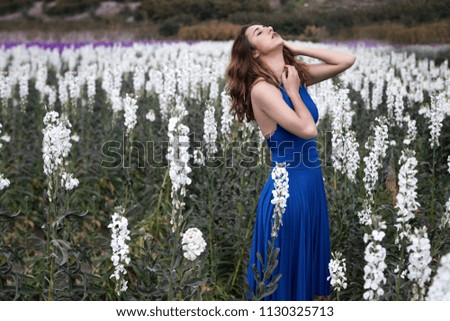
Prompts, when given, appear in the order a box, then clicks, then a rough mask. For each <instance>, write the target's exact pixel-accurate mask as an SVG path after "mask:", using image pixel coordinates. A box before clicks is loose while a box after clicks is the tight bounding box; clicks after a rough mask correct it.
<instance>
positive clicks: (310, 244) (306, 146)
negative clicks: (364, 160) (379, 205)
mask: <svg viewBox="0 0 450 321" xmlns="http://www.w3.org/2000/svg"><path fill="white" fill-rule="evenodd" d="M281 86H282V87H283V89H284V86H283V84H281ZM280 90H281V89H280ZM281 92H282V94H283V99H284V100H285V101H286V103H287V104H288V106H289V107H290V108H291V109H293V110H295V109H294V106H293V104H292V102H291V100H290V98H289V96H288V95H287V94H286V92H285V91H284V90H281ZM299 93H300V96H301V98H302V100H303V102H304V103H305V105H306V106H307V108H308V109H309V111H310V113H311V115H312V117H313V119H314V121H315V122H316V123H317V120H318V118H319V112H318V109H317V107H316V105H315V103H314V101H313V100H312V99H311V97H310V96H309V94H308V92H307V90H306V88H305V87H304V84H302V86H301V87H300V89H299ZM266 142H267V145H268V146H269V148H270V151H271V161H272V162H271V168H270V170H269V172H268V178H267V181H266V183H265V185H264V187H263V189H262V191H261V194H260V197H259V201H258V206H257V213H256V221H255V226H254V231H253V239H252V246H251V250H250V259H249V264H248V268H247V281H248V283H249V285H250V288H251V289H252V291H253V293H255V291H256V287H257V284H256V281H255V279H254V273H253V270H252V264H256V267H257V270H258V272H259V274H260V276H261V278H262V274H263V271H262V269H261V264H260V262H259V260H258V259H257V256H256V253H257V252H259V253H260V254H261V256H262V257H263V259H264V263H266V262H267V249H268V244H267V240H270V239H271V231H272V224H273V218H272V215H273V212H274V207H275V205H273V204H272V203H271V199H272V190H273V189H274V181H273V179H272V177H271V172H272V168H273V167H274V166H275V162H286V163H287V165H286V170H287V172H288V177H289V197H288V198H287V203H286V211H285V212H284V214H283V216H282V225H281V226H280V230H279V231H278V237H277V238H276V241H275V248H276V247H279V248H280V252H279V254H278V257H277V259H278V266H277V267H276V269H275V271H274V273H273V274H272V276H273V277H275V276H276V275H277V274H278V273H281V274H282V276H281V278H280V279H279V280H278V282H277V284H278V288H277V289H276V290H275V292H273V293H272V294H271V295H269V296H266V297H264V298H263V300H265V301H268V300H271V301H280V300H281V301H304V300H309V301H311V300H313V299H314V295H330V282H329V281H327V277H328V276H329V270H328V263H329V261H330V229H329V222H328V206H327V200H326V194H325V186H324V182H323V175H322V167H321V165H322V163H321V161H320V159H319V153H318V150H317V146H316V138H312V139H303V138H300V137H298V136H296V135H294V134H291V133H290V132H288V131H287V130H285V129H284V128H283V127H281V126H280V125H278V124H277V127H276V129H275V132H274V133H273V134H272V135H271V136H270V137H269V138H267V139H266ZM265 265H266V264H265ZM271 279H272V277H270V278H269V280H271ZM267 283H268V282H266V284H267ZM246 298H247V299H248V300H250V299H251V297H250V293H248V292H247V293H246Z"/></svg>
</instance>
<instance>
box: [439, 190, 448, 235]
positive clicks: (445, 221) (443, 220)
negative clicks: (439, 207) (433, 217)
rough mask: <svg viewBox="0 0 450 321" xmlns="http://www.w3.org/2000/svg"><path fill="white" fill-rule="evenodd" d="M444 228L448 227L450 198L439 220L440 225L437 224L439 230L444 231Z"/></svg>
mask: <svg viewBox="0 0 450 321" xmlns="http://www.w3.org/2000/svg"><path fill="white" fill-rule="evenodd" d="M446 226H448V227H450V197H449V198H448V200H447V203H445V212H444V214H443V215H442V218H441V224H439V228H440V229H444V228H445V227H446Z"/></svg>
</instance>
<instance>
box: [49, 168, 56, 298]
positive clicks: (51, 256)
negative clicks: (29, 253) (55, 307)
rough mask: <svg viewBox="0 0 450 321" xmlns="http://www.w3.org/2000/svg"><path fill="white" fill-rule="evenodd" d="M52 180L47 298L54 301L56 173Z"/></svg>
mask: <svg viewBox="0 0 450 321" xmlns="http://www.w3.org/2000/svg"><path fill="white" fill-rule="evenodd" d="M51 180H52V193H51V197H52V203H51V205H50V207H51V211H50V214H49V221H48V232H49V233H48V237H47V257H48V258H49V259H50V275H49V285H48V296H47V299H48V300H49V301H53V289H54V278H55V256H54V252H55V246H54V244H52V241H53V240H55V239H56V225H55V224H54V223H55V221H56V216H57V209H56V203H55V201H56V188H57V185H56V183H57V180H56V179H54V175H52V177H51Z"/></svg>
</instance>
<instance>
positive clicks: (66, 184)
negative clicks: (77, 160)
mask: <svg viewBox="0 0 450 321" xmlns="http://www.w3.org/2000/svg"><path fill="white" fill-rule="evenodd" d="M78 183H79V182H78V179H76V178H75V177H73V174H72V173H66V172H63V173H62V174H61V186H62V187H63V188H65V189H66V190H68V191H70V190H71V189H73V188H75V187H77V186H78Z"/></svg>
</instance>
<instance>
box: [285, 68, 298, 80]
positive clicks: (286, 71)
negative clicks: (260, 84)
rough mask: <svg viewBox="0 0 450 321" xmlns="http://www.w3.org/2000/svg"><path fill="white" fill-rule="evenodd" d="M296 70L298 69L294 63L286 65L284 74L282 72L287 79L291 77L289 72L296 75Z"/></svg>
mask: <svg viewBox="0 0 450 321" xmlns="http://www.w3.org/2000/svg"><path fill="white" fill-rule="evenodd" d="M295 72H296V69H295V67H294V66H292V65H284V68H283V74H282V76H283V79H287V78H288V77H289V74H290V75H295Z"/></svg>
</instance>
